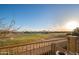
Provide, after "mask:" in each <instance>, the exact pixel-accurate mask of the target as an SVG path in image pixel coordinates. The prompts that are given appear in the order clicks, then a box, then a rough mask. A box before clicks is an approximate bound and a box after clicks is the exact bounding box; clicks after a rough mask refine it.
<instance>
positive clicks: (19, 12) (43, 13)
mask: <svg viewBox="0 0 79 59" xmlns="http://www.w3.org/2000/svg"><path fill="white" fill-rule="evenodd" d="M0 18H5V19H4V22H5V23H6V24H9V23H10V22H11V20H12V19H13V18H14V19H15V22H16V24H15V27H19V26H21V28H20V31H25V30H57V29H60V30H61V28H62V29H63V28H64V24H65V23H66V22H67V21H69V20H72V19H74V20H77V21H79V5H63V4H62V5H54V4H50V5H46V4H23V5H21V4H20V5H19V4H16V5H10V4H9V5H0ZM75 18H77V19H75Z"/></svg>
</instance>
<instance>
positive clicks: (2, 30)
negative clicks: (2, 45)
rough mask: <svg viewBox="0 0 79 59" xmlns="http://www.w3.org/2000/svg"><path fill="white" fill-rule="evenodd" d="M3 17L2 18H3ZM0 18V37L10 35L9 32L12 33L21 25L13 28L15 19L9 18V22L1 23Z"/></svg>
mask: <svg viewBox="0 0 79 59" xmlns="http://www.w3.org/2000/svg"><path fill="white" fill-rule="evenodd" d="M3 19H4V18H3ZM3 19H0V38H1V39H2V38H7V37H12V35H11V34H13V33H14V32H15V31H17V30H18V29H20V28H21V27H18V28H16V29H15V28H13V27H14V25H15V20H14V19H13V20H11V22H10V24H9V25H7V24H3V22H2V20H3Z"/></svg>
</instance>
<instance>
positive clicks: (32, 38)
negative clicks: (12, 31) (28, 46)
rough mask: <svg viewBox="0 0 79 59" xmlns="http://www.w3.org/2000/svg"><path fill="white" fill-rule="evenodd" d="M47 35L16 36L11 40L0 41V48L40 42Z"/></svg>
mask: <svg viewBox="0 0 79 59" xmlns="http://www.w3.org/2000/svg"><path fill="white" fill-rule="evenodd" d="M48 36H49V34H22V35H18V36H16V37H15V38H13V39H9V38H8V39H1V40H0V47H3V46H8V45H15V44H24V43H29V42H33V41H35V40H40V39H42V38H47V37H48Z"/></svg>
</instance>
